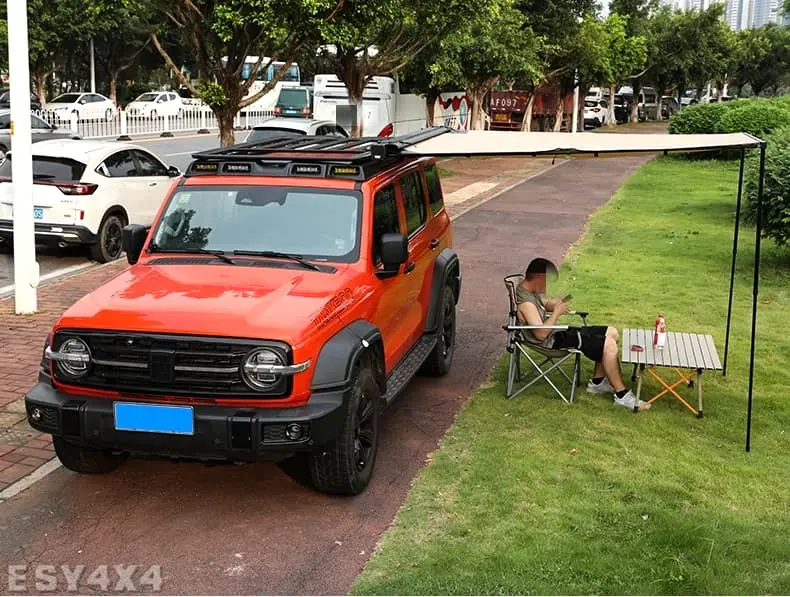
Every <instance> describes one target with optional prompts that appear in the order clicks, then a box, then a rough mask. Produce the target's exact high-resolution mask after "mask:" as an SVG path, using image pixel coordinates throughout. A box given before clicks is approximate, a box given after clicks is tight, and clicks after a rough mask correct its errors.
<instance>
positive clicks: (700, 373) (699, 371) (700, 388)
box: [697, 369, 702, 419]
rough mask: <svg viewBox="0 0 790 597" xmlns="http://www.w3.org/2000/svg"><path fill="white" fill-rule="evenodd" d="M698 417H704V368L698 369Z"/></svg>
mask: <svg viewBox="0 0 790 597" xmlns="http://www.w3.org/2000/svg"><path fill="white" fill-rule="evenodd" d="M697 418H698V419H701V418H702V369H697Z"/></svg>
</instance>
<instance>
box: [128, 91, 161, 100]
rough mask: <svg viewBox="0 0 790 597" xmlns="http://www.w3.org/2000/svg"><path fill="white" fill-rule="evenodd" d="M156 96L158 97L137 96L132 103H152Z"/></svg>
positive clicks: (150, 94)
mask: <svg viewBox="0 0 790 597" xmlns="http://www.w3.org/2000/svg"><path fill="white" fill-rule="evenodd" d="M158 96H159V94H158V93H143V94H142V95H141V96H139V97H138V98H137V99H135V100H134V101H136V102H153V101H155V100H156V98H157V97H158Z"/></svg>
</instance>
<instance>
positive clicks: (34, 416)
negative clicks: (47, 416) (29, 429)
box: [30, 408, 44, 423]
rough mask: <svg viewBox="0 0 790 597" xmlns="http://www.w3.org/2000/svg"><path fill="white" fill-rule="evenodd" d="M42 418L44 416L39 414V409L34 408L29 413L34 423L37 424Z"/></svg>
mask: <svg viewBox="0 0 790 597" xmlns="http://www.w3.org/2000/svg"><path fill="white" fill-rule="evenodd" d="M43 417H44V415H43V414H42V413H41V409H38V408H34V409H32V410H31V411H30V418H31V419H33V420H34V421H35V422H36V423H38V422H39V421H40V420H41V419H42V418H43Z"/></svg>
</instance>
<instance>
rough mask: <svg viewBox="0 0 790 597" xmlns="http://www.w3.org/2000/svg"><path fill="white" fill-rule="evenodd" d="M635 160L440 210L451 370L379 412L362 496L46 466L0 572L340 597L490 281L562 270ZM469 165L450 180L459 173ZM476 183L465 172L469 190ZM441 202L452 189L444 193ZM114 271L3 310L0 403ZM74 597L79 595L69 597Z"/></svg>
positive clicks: (487, 306) (252, 480)
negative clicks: (121, 572) (453, 301)
mask: <svg viewBox="0 0 790 597" xmlns="http://www.w3.org/2000/svg"><path fill="white" fill-rule="evenodd" d="M497 159H500V158H497ZM513 159H514V160H518V158H513ZM645 159H646V158H611V159H584V160H572V161H569V162H566V163H562V164H559V165H557V166H556V167H554V168H552V169H551V170H549V171H548V172H546V173H545V174H542V175H540V176H538V177H535V178H533V179H531V180H529V181H528V182H525V183H524V184H521V185H519V186H516V187H515V188H513V189H512V190H509V191H507V192H505V193H503V194H501V195H500V196H498V197H496V198H494V199H493V200H491V201H488V202H487V203H484V204H482V205H479V203H480V201H481V200H483V199H486V198H487V197H490V196H491V193H495V192H496V191H497V189H499V190H501V189H502V188H506V187H507V185H509V184H513V181H514V180H517V178H518V177H511V178H510V179H508V180H507V181H503V180H498V181H497V186H496V187H493V188H491V189H488V190H487V191H486V193H487V195H481V196H478V197H475V198H464V199H462V202H461V203H459V204H458V205H456V206H453V212H454V213H455V215H456V216H458V215H459V214H460V217H458V218H457V219H456V220H455V222H454V240H455V243H454V244H455V246H456V248H457V251H458V253H459V256H460V258H461V263H462V268H463V275H464V289H463V295H462V297H461V301H460V304H459V317H458V325H459V329H458V334H459V346H458V351H457V353H456V361H455V364H454V367H453V370H452V372H451V373H450V375H449V376H448V377H446V378H444V379H442V380H433V379H419V380H416V381H415V382H414V383H413V384H412V385H411V387H410V389H409V390H408V391H407V392H406V394H405V395H404V396H403V397H402V399H400V400H399V401H398V402H397V403H396V405H395V406H394V408H393V409H392V411H391V412H389V413H388V415H387V417H386V419H385V424H384V429H383V434H382V438H381V448H380V451H379V460H378V462H377V468H376V475H375V478H374V479H373V481H372V484H371V486H370V487H369V490H368V491H367V492H366V493H365V494H363V495H361V496H357V497H355V498H353V499H336V498H331V497H328V496H325V495H321V494H318V493H316V492H312V491H309V490H305V489H304V488H303V487H302V486H301V485H300V478H299V476H298V475H289V474H287V473H289V471H287V470H284V469H281V468H278V467H276V466H272V465H266V464H260V465H259V464H256V465H248V466H244V467H214V468H208V467H204V466H201V465H192V464H180V465H171V464H168V463H158V462H140V461H133V462H129V463H127V464H126V465H125V466H124V467H122V468H121V469H119V470H118V471H117V472H116V473H114V474H111V475H105V476H79V475H75V474H73V473H71V472H70V471H67V470H65V469H63V468H60V469H58V470H56V471H54V472H53V473H52V474H50V475H49V476H47V477H46V478H44V479H42V480H41V481H39V482H38V483H37V484H36V485H35V486H34V487H33V488H31V489H30V490H28V491H26V492H24V493H22V494H20V495H18V496H16V497H14V498H11V499H9V500H8V501H6V502H5V503H3V504H2V505H0V529H3V532H2V533H0V560H2V561H4V562H8V563H9V564H19V565H25V564H26V565H28V566H33V565H35V564H51V565H55V566H58V565H60V564H84V565H85V566H86V570H87V571H90V570H92V569H93V567H95V566H97V565H100V564H106V565H108V566H109V567H110V571H111V579H113V578H114V577H112V566H113V565H114V564H126V565H130V564H134V565H137V566H138V567H139V568H138V570H139V571H140V572H142V571H144V570H146V569H147V568H148V567H149V566H151V565H160V566H161V570H162V574H163V578H164V585H163V589H162V590H163V591H164V592H166V593H168V594H175V593H196V592H197V593H201V594H208V593H224V594H235V593H244V594H251V593H257V594H264V593H265V594H272V593H274V594H305V593H312V594H344V593H345V592H346V591H347V589H348V587H349V585H350V584H351V582H352V581H353V579H354V578H355V577H356V575H357V574H358V573H359V572H360V571H361V569H362V567H363V566H364V564H365V562H366V560H367V558H368V556H369V554H370V553H371V550H373V549H374V547H375V545H376V542H377V540H378V538H379V537H380V535H381V533H382V532H383V531H384V530H385V529H386V528H387V526H388V525H389V524H390V523H391V521H392V519H393V517H394V515H395V514H396V512H397V509H398V508H399V506H400V505H401V504H402V502H403V500H404V499H405V497H406V494H407V492H408V490H409V487H410V484H411V481H412V480H413V478H414V477H415V475H416V474H417V472H418V471H419V469H420V467H421V466H423V464H424V463H425V459H426V457H427V456H428V454H429V453H430V452H432V451H433V450H435V449H436V448H437V445H438V442H439V440H440V439H441V437H442V435H443V434H444V433H445V431H446V430H447V429H448V427H449V426H450V425H451V424H452V421H453V418H454V417H455V415H456V413H457V412H458V409H459V408H460V407H461V405H462V403H463V402H464V400H465V399H466V398H467V397H468V396H469V395H470V393H471V392H472V391H473V390H474V389H475V388H476V387H477V386H478V385H479V384H480V383H481V382H482V381H483V380H484V379H485V378H486V377H487V376H488V375H489V373H490V371H491V367H492V366H493V365H494V364H495V362H496V360H497V358H498V357H499V356H500V355H501V354H502V352H503V349H504V341H505V338H504V336H503V334H502V331H501V325H502V323H503V322H504V319H505V315H506V308H507V300H506V296H505V291H504V287H503V285H502V277H503V276H504V275H505V274H507V273H511V272H513V271H519V270H521V269H523V267H524V265H525V263H526V262H527V261H528V260H529V259H530V258H532V257H533V256H535V255H542V256H545V257H548V258H550V259H553V260H556V261H561V259H562V256H563V255H564V253H565V251H566V250H567V249H568V247H569V246H570V245H571V244H572V243H573V242H575V240H576V239H577V238H578V237H579V235H580V234H581V232H582V231H583V228H584V224H585V221H586V219H587V217H588V215H589V214H590V213H591V212H593V211H594V210H595V209H597V208H598V207H600V206H601V205H602V204H604V203H605V202H606V201H607V200H608V198H609V197H610V196H611V195H612V193H613V192H614V191H615V190H616V189H617V188H618V187H619V185H620V184H621V183H622V182H623V181H624V180H625V178H626V177H627V176H628V175H629V174H630V173H631V172H632V171H633V170H634V169H635V168H636V167H638V166H639V165H640V164H642V163H643V162H644V160H645ZM471 162H472V160H469V162H467V164H466V165H467V166H468V168H467V169H465V170H464V173H465V175H467V174H470V171H471V170H473V168H472V165H473V164H472V163H471ZM475 162H478V161H477V160H476V161H475ZM456 163H457V162H456ZM514 163H515V162H513V163H511V166H512V165H513V164H514ZM522 163H525V161H522ZM550 163H551V162H550V160H542V161H541V162H540V164H539V165H541V166H548V165H550ZM452 165H453V164H452V163H445V164H443V165H442V166H443V167H452ZM505 165H506V163H505V162H496V163H493V162H488V165H487V168H486V166H482V165H479V164H478V166H477V168H479V169H481V170H485V169H487V171H488V172H492V171H494V172H498V173H503V172H505V171H506V170H507V168H505ZM494 166H496V169H492V167H494ZM532 171H535V166H534V163H533V166H532ZM522 174H523V172H522ZM471 175H472V176H473V175H474V174H471ZM503 176H504V175H503ZM452 178H453V177H449V178H448V179H447V182H448V183H449V181H450V180H452ZM481 178H482V177H480V176H479V174H478V177H477V182H482V181H481ZM464 186H465V185H463V184H460V186H458V188H456V189H453V190H459V189H461V188H463V187H464ZM445 190H446V191H447V192H448V193H450V192H453V190H451V189H450V188H449V186H448V187H446V189H445ZM475 205H476V206H477V207H476V208H475V209H473V210H471V211H467V210H468V209H469V208H470V207H473V206H475ZM120 269H121V265H118V264H116V265H112V266H107V267H106V268H103V269H101V270H97V271H94V272H91V273H90V274H86V275H85V276H81V277H80V278H79V280H80V281H79V283H77V282H75V281H73V280H72V281H65V282H60V283H57V284H53V285H52V286H50V287H47V288H44V289H42V290H41V292H40V296H41V304H42V305H52V306H50V307H49V308H48V310H47V311H45V312H43V313H42V314H39V315H37V316H35V317H33V318H29V319H25V320H21V321H19V322H17V321H16V320H15V318H13V317H12V316H9V313H10V312H11V311H12V308H13V305H12V304H10V303H7V304H6V305H4V309H5V312H4V313H3V314H2V319H1V320H0V321H2V328H0V329H2V330H3V337H5V338H10V339H11V343H12V344H11V346H7V347H6V351H5V354H9V355H12V357H10V358H8V359H7V360H6V361H3V365H5V368H4V370H5V371H12V370H13V371H18V372H19V373H5V374H4V377H3V378H2V381H4V382H5V383H2V384H0V387H3V388H4V389H3V390H0V392H3V393H0V400H3V401H5V402H6V403H9V402H10V403H11V404H18V402H17V401H18V400H19V397H20V395H21V393H22V392H23V391H24V390H26V389H27V388H28V387H29V384H30V383H31V381H32V379H33V377H34V375H33V372H34V371H35V367H36V366H37V363H38V359H39V353H40V350H41V346H42V343H43V340H44V336H45V334H46V331H47V330H48V327H49V324H50V323H51V321H52V320H53V319H54V318H55V317H56V315H57V313H58V312H59V309H60V308H61V307H59V306H58V305H65V304H69V303H70V302H71V301H73V300H75V299H76V298H78V297H79V296H81V294H82V293H83V292H85V291H86V290H88V289H89V288H90V287H91V285H95V284H97V283H100V282H101V281H102V279H106V278H108V277H110V276H112V275H114V274H115V273H117V272H118V271H120ZM0 304H2V303H0ZM9 367H10V368H9ZM14 408H17V407H14ZM12 412H13V411H12ZM24 425H25V424H24V423H22V424H18V425H17V428H18V429H20V430H22V429H24ZM36 439H37V438H31V439H30V440H28V445H29V447H28V448H25V450H42V452H46V454H44V453H39V452H35V453H33V452H29V451H28V452H27V453H28V454H29V456H24V454H25V452H21V451H19V448H18V447H17V446H13V448H14V449H13V451H12V454H20V455H23V456H24V458H22V459H17V460H16V461H15V462H14V463H13V464H12V465H11V466H17V467H19V466H29V467H32V466H35V462H33V461H31V460H27V461H26V460H25V459H26V458H44V457H46V455H48V454H49V452H47V450H46V449H45V448H46V446H45V445H43V444H42V441H43V440H40V438H38V441H36ZM31 441H32V442H34V443H33V444H32V445H30V442H31ZM0 451H2V449H0ZM4 458H5V459H6V460H7V456H6V457H4ZM25 461H26V462H27V463H28V464H23V462H25ZM7 470H8V469H7ZM17 470H18V469H17ZM6 478H8V477H6ZM28 569H29V570H31V569H32V568H28ZM86 577H87V572H86ZM61 580H63V579H62V578H61ZM89 590H93V588H92V587H91V586H90V585H86V586H84V588H82V592H85V591H89Z"/></svg>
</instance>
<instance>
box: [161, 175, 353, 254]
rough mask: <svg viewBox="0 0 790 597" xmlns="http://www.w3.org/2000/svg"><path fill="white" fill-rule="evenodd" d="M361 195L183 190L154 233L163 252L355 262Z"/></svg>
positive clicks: (307, 190) (294, 190)
mask: <svg viewBox="0 0 790 597" xmlns="http://www.w3.org/2000/svg"><path fill="white" fill-rule="evenodd" d="M361 200H362V199H361V194H360V193H359V192H358V191H352V190H334V189H316V188H305V187H287V186H266V187H263V186H233V187H200V188H182V189H181V190H179V191H178V192H176V193H175V194H174V195H173V197H172V198H171V199H170V201H169V202H168V204H167V208H166V209H165V212H164V213H163V215H162V218H161V219H160V220H159V222H158V223H157V225H156V229H155V230H154V235H153V242H154V243H155V245H156V248H158V249H160V250H162V251H173V250H180V251H189V250H190V249H193V250H194V249H198V250H208V251H223V252H226V253H233V252H234V251H239V252H242V251H255V252H258V251H275V252H279V253H289V254H294V255H301V256H302V257H304V258H305V259H307V260H310V261H336V262H345V263H349V262H353V261H356V260H357V259H358V257H359V230H360V221H361V214H362V209H361Z"/></svg>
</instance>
